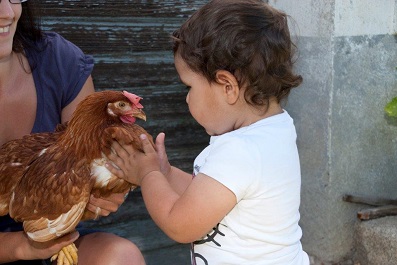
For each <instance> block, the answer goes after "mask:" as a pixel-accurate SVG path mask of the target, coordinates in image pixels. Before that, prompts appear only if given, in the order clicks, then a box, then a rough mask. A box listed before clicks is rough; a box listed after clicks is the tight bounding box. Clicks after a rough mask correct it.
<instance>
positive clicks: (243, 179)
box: [192, 111, 309, 265]
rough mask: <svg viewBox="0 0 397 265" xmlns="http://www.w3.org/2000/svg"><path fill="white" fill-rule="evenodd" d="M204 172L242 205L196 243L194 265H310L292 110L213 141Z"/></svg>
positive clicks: (202, 161) (201, 162) (197, 167)
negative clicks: (301, 223)
mask: <svg viewBox="0 0 397 265" xmlns="http://www.w3.org/2000/svg"><path fill="white" fill-rule="evenodd" d="M198 173H203V174H205V175H207V176H210V177H212V178H214V179H215V180H217V181H219V182H220V183H222V184H223V185H225V186H226V187H227V188H228V189H230V190H231V191H232V192H233V193H234V194H235V195H236V198H237V205H236V206H235V207H234V208H233V210H232V211H231V212H230V213H229V214H228V215H227V216H225V218H224V219H223V220H222V221H221V222H220V223H219V224H218V225H217V226H216V227H215V228H214V229H213V231H211V232H209V233H208V234H207V236H206V237H204V238H203V239H202V240H198V241H196V242H194V243H193V244H192V264H197V265H199V264H200V265H201V264H206V265H220V264H238V265H246V264H255V265H259V264H260V265H262V264H263V265H264V264H271V265H276V264H282V265H287V264H288V265H308V264H309V258H308V256H307V254H306V253H305V252H304V251H303V250H302V245H301V242H300V239H301V237H302V230H301V228H300V227H299V225H298V221H299V218H300V215H299V204H300V185H301V175H300V164H299V155H298V150H297V147H296V132H295V127H294V124H293V120H292V118H291V117H290V116H289V114H288V113H287V112H286V111H284V112H283V113H282V114H279V115H275V116H272V117H269V118H266V119H263V120H260V121H258V122H256V123H254V124H252V125H250V126H247V127H243V128H240V129H238V130H235V131H232V132H229V133H226V134H223V135H220V136H213V137H211V139H210V145H209V146H208V147H207V148H205V149H204V150H203V151H202V152H201V153H200V155H199V156H198V157H197V158H196V159H195V161H194V175H197V174H198Z"/></svg>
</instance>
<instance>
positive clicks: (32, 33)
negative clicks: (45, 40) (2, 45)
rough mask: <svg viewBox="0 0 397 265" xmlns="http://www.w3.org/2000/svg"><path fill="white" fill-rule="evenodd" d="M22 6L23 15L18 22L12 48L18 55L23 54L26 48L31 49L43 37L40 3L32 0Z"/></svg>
mask: <svg viewBox="0 0 397 265" xmlns="http://www.w3.org/2000/svg"><path fill="white" fill-rule="evenodd" d="M21 5H22V14H21V17H20V18H19V21H18V25H17V29H16V32H15V35H14V42H13V46H12V50H13V51H14V52H17V53H23V51H24V48H27V47H30V46H31V45H32V42H35V41H37V40H39V39H40V38H41V37H42V31H41V28H40V26H41V25H40V24H41V21H40V19H41V18H40V7H39V1H34V0H30V1H27V2H24V3H22V4H21Z"/></svg>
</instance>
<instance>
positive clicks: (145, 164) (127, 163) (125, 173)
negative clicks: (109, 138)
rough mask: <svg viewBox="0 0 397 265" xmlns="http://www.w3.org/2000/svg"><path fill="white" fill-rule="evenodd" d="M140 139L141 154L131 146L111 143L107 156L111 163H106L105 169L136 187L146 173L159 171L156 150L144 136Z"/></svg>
mask: <svg viewBox="0 0 397 265" xmlns="http://www.w3.org/2000/svg"><path fill="white" fill-rule="evenodd" d="M140 138H141V141H142V147H143V152H140V151H139V150H136V149H134V148H133V147H132V146H131V145H120V143H118V142H113V144H112V151H113V152H112V153H111V154H110V155H108V159H109V160H110V161H111V163H106V167H107V168H108V169H109V171H110V172H111V173H113V174H115V175H116V176H118V177H120V178H123V179H125V180H126V181H128V182H130V183H132V184H134V185H137V186H140V185H141V182H142V179H143V178H144V177H145V176H146V175H147V174H148V173H150V172H152V171H161V166H160V162H159V161H160V159H159V158H158V156H157V153H156V150H155V149H154V148H153V146H152V144H151V143H150V141H149V140H148V139H147V136H146V135H144V134H142V135H141V136H140ZM167 161H168V160H167ZM112 163H113V164H114V165H113V164H112Z"/></svg>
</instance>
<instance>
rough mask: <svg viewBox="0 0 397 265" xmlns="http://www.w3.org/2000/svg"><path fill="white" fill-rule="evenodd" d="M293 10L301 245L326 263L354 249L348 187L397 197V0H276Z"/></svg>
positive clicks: (292, 105) (353, 209) (292, 106)
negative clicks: (396, 115)
mask: <svg viewBox="0 0 397 265" xmlns="http://www.w3.org/2000/svg"><path fill="white" fill-rule="evenodd" d="M269 4H271V5H273V6H275V7H276V8H278V9H281V10H284V11H285V12H286V13H288V14H289V15H290V16H291V17H292V20H291V21H293V22H291V27H292V31H293V32H294V35H297V36H298V42H297V44H298V46H299V60H298V63H297V71H298V72H299V73H301V74H302V75H303V77H304V83H303V84H302V85H301V86H300V87H299V88H297V89H296V90H295V91H294V92H293V93H292V94H291V96H290V98H289V101H288V104H287V106H286V109H287V110H288V111H289V112H290V114H291V115H292V116H293V117H294V120H295V123H296V126H297V130H298V147H299V150H300V156H301V164H302V205H301V215H302V216H301V226H302V228H303V233H304V235H303V239H302V242H303V246H304V249H305V250H306V251H307V252H308V253H309V254H310V255H312V256H315V257H318V258H319V259H320V260H323V261H328V262H340V261H342V260H344V259H348V258H351V257H352V256H353V252H354V247H355V246H354V236H355V235H354V224H355V222H358V219H357V218H356V213H357V211H358V210H359V209H361V208H364V207H365V206H360V205H354V204H349V203H346V202H343V201H342V196H343V195H344V194H346V193H349V194H359V195H371V196H381V197H386V198H397V192H396V191H397V122H396V121H395V120H391V119H388V118H387V117H385V115H384V112H383V107H384V105H385V104H386V103H387V102H388V101H389V100H390V99H391V98H392V97H394V96H397V71H396V69H395V67H396V66H397V36H394V35H393V33H395V32H396V31H397V0H377V1H374V0H349V1H347V0H300V1H296V0H269Z"/></svg>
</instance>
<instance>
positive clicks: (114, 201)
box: [86, 189, 130, 218]
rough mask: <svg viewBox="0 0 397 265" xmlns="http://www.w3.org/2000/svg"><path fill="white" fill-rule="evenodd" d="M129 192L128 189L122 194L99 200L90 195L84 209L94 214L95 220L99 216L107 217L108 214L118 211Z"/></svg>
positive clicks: (114, 194)
mask: <svg viewBox="0 0 397 265" xmlns="http://www.w3.org/2000/svg"><path fill="white" fill-rule="evenodd" d="M129 192H130V190H129V189H128V190H126V191H125V192H122V193H113V194H111V195H109V196H107V197H100V198H97V197H95V196H94V195H91V197H90V200H89V201H88V204H87V207H86V208H87V209H88V210H89V211H91V212H93V213H95V215H96V218H98V217H99V216H108V215H109V214H110V213H114V212H116V211H117V210H118V209H119V207H120V206H121V204H122V203H123V202H124V201H125V199H126V198H127V196H128V193H129Z"/></svg>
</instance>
